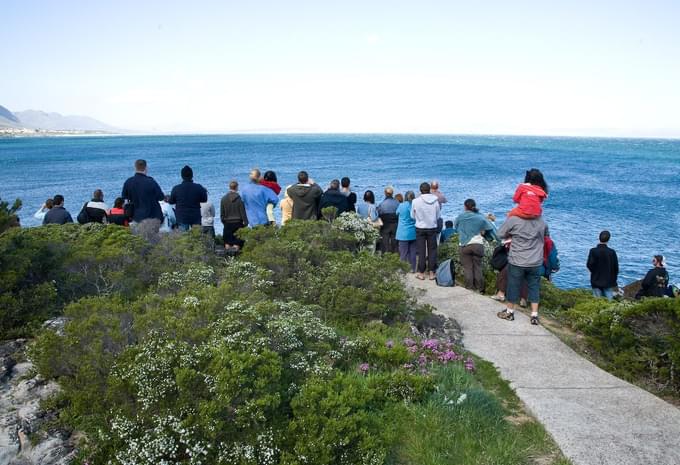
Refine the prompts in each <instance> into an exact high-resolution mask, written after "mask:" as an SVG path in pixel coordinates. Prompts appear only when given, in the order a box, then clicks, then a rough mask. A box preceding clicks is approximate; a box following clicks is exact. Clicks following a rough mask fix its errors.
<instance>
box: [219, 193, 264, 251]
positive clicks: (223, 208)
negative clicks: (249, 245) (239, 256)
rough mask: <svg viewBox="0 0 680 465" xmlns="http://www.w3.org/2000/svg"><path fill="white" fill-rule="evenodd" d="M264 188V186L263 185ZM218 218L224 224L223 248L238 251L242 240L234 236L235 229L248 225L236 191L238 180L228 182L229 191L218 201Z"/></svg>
mask: <svg viewBox="0 0 680 465" xmlns="http://www.w3.org/2000/svg"><path fill="white" fill-rule="evenodd" d="M265 189H266V187H265ZM220 219H221V220H222V224H223V225H224V233H223V234H222V238H223V239H224V248H225V249H233V250H235V251H238V250H239V249H240V248H241V247H243V241H242V240H241V239H239V238H238V237H236V231H238V230H239V229H241V228H245V227H246V226H248V215H247V214H246V207H245V205H244V204H243V200H242V199H241V196H240V195H239V193H238V182H236V181H231V182H230V183H229V192H227V195H225V196H224V197H222V201H221V202H220Z"/></svg>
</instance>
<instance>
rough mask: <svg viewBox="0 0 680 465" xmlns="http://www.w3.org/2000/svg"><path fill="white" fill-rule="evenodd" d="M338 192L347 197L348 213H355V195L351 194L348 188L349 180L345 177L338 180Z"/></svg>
mask: <svg viewBox="0 0 680 465" xmlns="http://www.w3.org/2000/svg"><path fill="white" fill-rule="evenodd" d="M340 192H342V193H343V194H344V195H345V196H347V201H348V202H349V211H351V212H356V211H357V207H356V205H357V194H356V193H354V192H352V189H351V188H350V180H349V178H348V177H347V176H345V177H344V178H342V179H341V180H340Z"/></svg>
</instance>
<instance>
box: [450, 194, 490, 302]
mask: <svg viewBox="0 0 680 465" xmlns="http://www.w3.org/2000/svg"><path fill="white" fill-rule="evenodd" d="M464 206H465V211H464V212H463V213H461V214H460V215H458V218H456V221H455V222H454V228H455V229H456V231H457V232H458V242H459V245H460V262H461V265H462V266H463V274H464V275H465V287H466V288H467V289H474V290H476V291H479V292H484V273H483V271H482V259H483V258H484V240H485V239H486V240H495V239H496V233H495V232H494V227H493V225H492V224H491V223H490V222H489V220H488V219H487V218H486V217H485V216H484V215H482V214H481V213H479V210H478V209H477V204H476V203H475V201H474V200H473V199H467V200H466V201H465V202H464Z"/></svg>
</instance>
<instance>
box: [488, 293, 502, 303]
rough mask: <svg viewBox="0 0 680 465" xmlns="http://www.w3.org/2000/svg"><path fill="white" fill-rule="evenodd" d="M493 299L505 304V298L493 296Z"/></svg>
mask: <svg viewBox="0 0 680 465" xmlns="http://www.w3.org/2000/svg"><path fill="white" fill-rule="evenodd" d="M491 298H492V299H493V300H495V301H497V302H505V296H500V295H498V294H495V295H492V296H491Z"/></svg>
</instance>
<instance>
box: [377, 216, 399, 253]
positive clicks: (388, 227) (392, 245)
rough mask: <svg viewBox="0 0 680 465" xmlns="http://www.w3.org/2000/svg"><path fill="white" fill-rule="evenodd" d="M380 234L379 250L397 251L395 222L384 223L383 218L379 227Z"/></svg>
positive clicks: (385, 251)
mask: <svg viewBox="0 0 680 465" xmlns="http://www.w3.org/2000/svg"><path fill="white" fill-rule="evenodd" d="M380 235H381V236H382V247H381V250H382V252H383V253H387V252H392V253H399V244H398V243H397V239H396V235H397V223H392V222H390V223H386V222H384V220H383V226H382V228H380Z"/></svg>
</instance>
